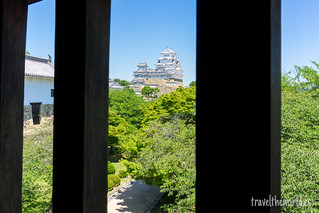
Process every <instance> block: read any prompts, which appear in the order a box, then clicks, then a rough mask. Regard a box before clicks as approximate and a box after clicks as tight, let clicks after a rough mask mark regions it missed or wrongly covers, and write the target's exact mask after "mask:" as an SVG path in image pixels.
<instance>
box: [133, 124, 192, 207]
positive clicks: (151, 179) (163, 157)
mask: <svg viewBox="0 0 319 213" xmlns="http://www.w3.org/2000/svg"><path fill="white" fill-rule="evenodd" d="M145 140H146V146H145V148H144V149H143V150H142V151H141V152H139V154H138V157H137V158H136V159H135V161H134V162H135V163H136V164H137V165H136V174H135V176H136V178H141V179H143V180H145V181H146V183H148V184H152V185H157V186H160V187H161V191H162V192H167V193H168V195H173V196H175V203H174V204H168V205H165V206H164V208H165V209H166V210H168V211H169V212H194V211H195V181H196V168H195V126H194V125H193V124H189V125H185V121H183V120H180V119H172V120H171V121H169V122H166V123H164V124H162V123H161V122H155V123H152V124H150V127H149V130H148V131H147V136H146V138H145Z"/></svg>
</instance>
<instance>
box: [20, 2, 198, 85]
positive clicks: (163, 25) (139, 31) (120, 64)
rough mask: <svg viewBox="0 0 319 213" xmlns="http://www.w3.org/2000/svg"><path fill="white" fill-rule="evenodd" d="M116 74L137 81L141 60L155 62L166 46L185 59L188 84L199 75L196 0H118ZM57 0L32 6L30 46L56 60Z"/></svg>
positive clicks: (114, 14) (113, 41)
mask: <svg viewBox="0 0 319 213" xmlns="http://www.w3.org/2000/svg"><path fill="white" fill-rule="evenodd" d="M111 5H112V6H111V37H110V77H111V78H120V79H125V80H128V81H131V80H132V79H133V71H135V70H136V69H137V67H136V65H137V64H138V63H139V62H147V64H148V65H149V66H150V67H151V68H154V67H155V65H154V64H155V63H156V59H157V58H158V57H160V56H161V55H160V52H161V51H163V50H164V49H165V48H166V47H169V48H172V49H173V50H174V51H175V52H176V53H177V58H178V59H180V60H181V65H182V69H183V70H184V71H185V73H184V75H185V76H184V84H185V85H188V84H189V83H190V82H191V81H193V80H196V79H195V76H196V74H195V73H196V0H113V1H112V3H111ZM54 31H55V0H43V1H42V2H39V3H36V4H33V5H30V6H29V11H28V26H27V44H26V50H28V51H29V52H30V53H31V55H35V56H40V57H45V58H47V57H48V54H50V55H51V56H52V57H53V59H54Z"/></svg>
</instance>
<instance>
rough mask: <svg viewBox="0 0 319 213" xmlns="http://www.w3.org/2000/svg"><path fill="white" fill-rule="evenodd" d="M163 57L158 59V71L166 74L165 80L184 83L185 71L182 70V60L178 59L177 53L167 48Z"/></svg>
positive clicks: (162, 53)
mask: <svg viewBox="0 0 319 213" xmlns="http://www.w3.org/2000/svg"><path fill="white" fill-rule="evenodd" d="M161 55H162V57H160V58H158V59H157V60H158V61H157V63H156V64H155V65H156V71H158V72H164V73H165V74H166V75H165V79H167V80H168V81H170V80H173V81H177V82H183V74H182V73H183V72H184V71H183V70H182V69H181V64H180V60H178V59H177V58H176V53H175V52H174V51H173V50H172V49H169V48H167V47H166V49H165V50H164V51H163V52H161Z"/></svg>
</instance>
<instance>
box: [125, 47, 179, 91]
mask: <svg viewBox="0 0 319 213" xmlns="http://www.w3.org/2000/svg"><path fill="white" fill-rule="evenodd" d="M161 55H162V56H161V57H159V58H157V63H156V64H155V66H156V67H155V69H150V68H149V67H148V65H147V63H146V62H143V63H139V64H138V65H137V67H138V69H137V70H136V71H134V72H133V76H134V79H133V81H132V82H131V84H132V87H133V88H134V90H135V92H136V93H137V94H140V93H141V89H142V88H143V87H144V86H145V85H150V86H151V87H158V88H159V89H160V90H161V91H162V90H165V92H164V91H163V93H167V92H170V91H172V90H174V89H176V88H178V87H179V86H182V87H184V84H183V76H184V75H183V72H184V71H183V70H182V69H181V63H180V60H179V59H177V54H176V53H175V52H174V51H173V50H172V49H170V48H167V47H166V49H165V50H164V51H163V52H161ZM161 93H162V92H161Z"/></svg>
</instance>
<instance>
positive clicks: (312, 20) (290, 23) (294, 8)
mask: <svg viewBox="0 0 319 213" xmlns="http://www.w3.org/2000/svg"><path fill="white" fill-rule="evenodd" d="M281 16H282V17H281V20H282V22H281V27H282V29H281V30H282V31H281V33H282V35H281V36H282V37H281V38H282V39H281V42H282V44H281V47H282V51H281V55H282V60H281V66H282V68H283V69H284V70H285V71H289V70H293V65H298V66H304V65H308V66H312V64H311V62H310V61H311V60H314V61H317V62H319V1H318V0H282V13H281ZM313 67H314V66H313Z"/></svg>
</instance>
